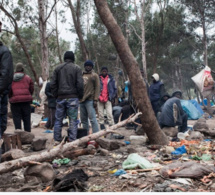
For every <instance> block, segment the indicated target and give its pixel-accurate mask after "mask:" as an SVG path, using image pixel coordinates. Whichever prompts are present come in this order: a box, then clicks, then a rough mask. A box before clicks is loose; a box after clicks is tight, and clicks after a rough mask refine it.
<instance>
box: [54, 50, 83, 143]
mask: <svg viewBox="0 0 215 195" xmlns="http://www.w3.org/2000/svg"><path fill="white" fill-rule="evenodd" d="M74 61H75V56H74V53H73V52H72V51H66V52H65V54H64V63H63V64H61V65H59V66H57V67H56V68H55V70H54V72H53V77H52V81H51V83H50V87H51V91H52V94H53V96H54V97H55V98H56V99H57V106H56V114H55V125H54V139H55V145H57V144H59V143H60V142H61V141H62V135H61V131H62V124H63V118H64V117H65V115H66V114H67V116H68V117H69V128H68V141H70V142H71V141H74V140H76V138H77V130H78V124H77V118H78V106H79V99H81V98H82V97H83V89H84V88H83V78H82V71H81V68H80V67H79V66H78V65H76V64H74Z"/></svg>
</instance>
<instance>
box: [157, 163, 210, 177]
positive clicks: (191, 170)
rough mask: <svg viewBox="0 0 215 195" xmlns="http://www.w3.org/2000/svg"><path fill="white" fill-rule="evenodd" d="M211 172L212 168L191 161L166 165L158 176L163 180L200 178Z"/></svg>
mask: <svg viewBox="0 0 215 195" xmlns="http://www.w3.org/2000/svg"><path fill="white" fill-rule="evenodd" d="M211 172H214V166H210V165H207V164H200V163H197V162H193V161H190V162H175V163H172V164H169V165H166V166H165V167H163V168H162V169H161V170H160V174H161V175H162V176H163V177H164V178H176V177H185V178H200V177H203V176H204V175H207V174H209V173H211Z"/></svg>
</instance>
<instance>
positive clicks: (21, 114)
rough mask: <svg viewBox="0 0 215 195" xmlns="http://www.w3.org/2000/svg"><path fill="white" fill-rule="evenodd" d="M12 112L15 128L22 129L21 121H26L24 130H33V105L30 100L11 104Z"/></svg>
mask: <svg viewBox="0 0 215 195" xmlns="http://www.w3.org/2000/svg"><path fill="white" fill-rule="evenodd" d="M11 112H12V116H13V123H14V125H15V129H22V124H21V121H22V120H23V123H24V130H25V131H28V132H31V105H30V102H20V103H12V104H11Z"/></svg>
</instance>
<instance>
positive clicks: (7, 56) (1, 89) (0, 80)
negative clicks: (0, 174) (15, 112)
mask: <svg viewBox="0 0 215 195" xmlns="http://www.w3.org/2000/svg"><path fill="white" fill-rule="evenodd" d="M1 27H2V23H1V21H0V32H1ZM12 81H13V59H12V55H11V53H10V51H9V49H8V48H7V47H6V46H4V45H3V43H2V42H1V41H0V113H1V114H0V148H1V146H2V143H3V140H2V139H1V138H2V135H3V133H4V131H5V130H6V128H7V105H8V92H9V90H10V87H11V83H12ZM0 161H1V157H0Z"/></svg>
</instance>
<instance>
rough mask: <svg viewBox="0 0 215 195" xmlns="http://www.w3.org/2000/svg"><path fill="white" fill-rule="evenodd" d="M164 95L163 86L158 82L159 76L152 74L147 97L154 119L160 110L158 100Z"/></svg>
mask: <svg viewBox="0 0 215 195" xmlns="http://www.w3.org/2000/svg"><path fill="white" fill-rule="evenodd" d="M164 93H165V89H164V84H163V83H162V82H161V81H160V80H159V75H158V74H157V73H155V74H153V75H152V84H151V85H150V87H149V97H150V101H151V104H152V108H153V110H154V113H155V116H156V117H157V113H158V111H159V110H160V98H161V97H162V96H163V94H164Z"/></svg>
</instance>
